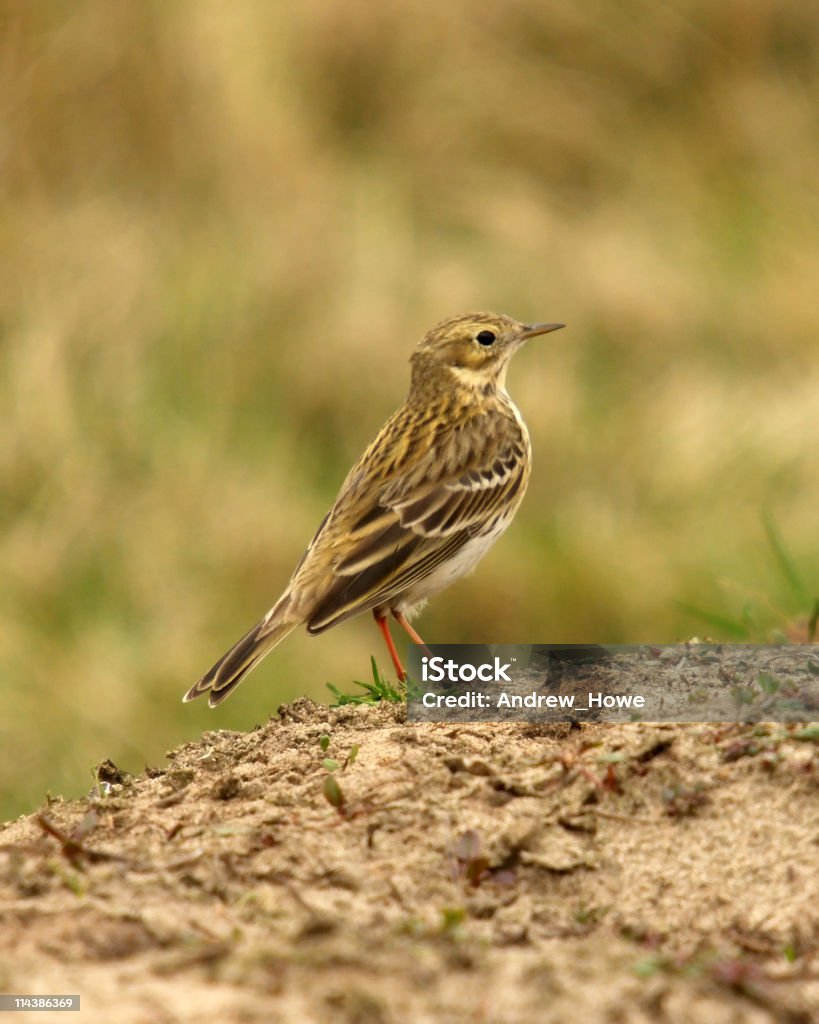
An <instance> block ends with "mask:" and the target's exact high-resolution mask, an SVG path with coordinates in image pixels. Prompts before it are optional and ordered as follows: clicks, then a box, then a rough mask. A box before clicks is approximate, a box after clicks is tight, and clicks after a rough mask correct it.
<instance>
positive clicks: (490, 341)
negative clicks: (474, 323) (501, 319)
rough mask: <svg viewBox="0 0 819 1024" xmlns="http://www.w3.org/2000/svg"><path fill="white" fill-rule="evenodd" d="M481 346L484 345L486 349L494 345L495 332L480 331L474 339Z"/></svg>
mask: <svg viewBox="0 0 819 1024" xmlns="http://www.w3.org/2000/svg"><path fill="white" fill-rule="evenodd" d="M475 340H476V341H479V342H480V343H481V345H486V346H487V348H488V347H489V346H490V345H494V344H495V332H494V331H481V332H480V333H479V334H478V335H477V336H476V338H475Z"/></svg>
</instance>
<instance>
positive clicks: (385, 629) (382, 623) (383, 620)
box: [373, 608, 407, 683]
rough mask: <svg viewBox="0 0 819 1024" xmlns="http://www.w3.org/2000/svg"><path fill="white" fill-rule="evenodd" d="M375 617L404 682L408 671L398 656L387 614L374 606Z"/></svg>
mask: <svg viewBox="0 0 819 1024" xmlns="http://www.w3.org/2000/svg"><path fill="white" fill-rule="evenodd" d="M373 618H374V619H375V624H376V625H377V626H378V628H379V629H380V630H381V635H382V636H383V637H384V640H385V642H386V644H387V650H388V651H389V652H390V657H391V658H392V663H393V665H394V666H395V671H396V672H397V673H398V681H399V682H401V683H403V682H404V680H405V679H406V678H407V673H406V672H405V671H404V666H403V665H402V664H401V659H400V658H399V657H398V651H397V650H396V647H395V642H394V641H393V638H392V634H391V633H390V626H389V623H388V622H387V616H386V615H382V614H380V613H379V612H378V611H377V610H376V609H375V608H374V609H373Z"/></svg>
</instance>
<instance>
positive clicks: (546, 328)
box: [520, 324, 566, 339]
mask: <svg viewBox="0 0 819 1024" xmlns="http://www.w3.org/2000/svg"><path fill="white" fill-rule="evenodd" d="M565 326H566V325H565V324H524V325H523V330H522V331H521V335H520V336H521V339H526V338H535V337H537V335H538V334H548V333H549V332H550V331H559V330H560V328H561V327H565Z"/></svg>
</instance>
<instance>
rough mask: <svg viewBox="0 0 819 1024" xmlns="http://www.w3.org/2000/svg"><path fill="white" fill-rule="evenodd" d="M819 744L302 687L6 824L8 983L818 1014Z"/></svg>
mask: <svg viewBox="0 0 819 1024" xmlns="http://www.w3.org/2000/svg"><path fill="white" fill-rule="evenodd" d="M322 737H327V739H325V740H322ZM818 750H819V727H816V726H806V725H804V724H802V725H799V724H794V725H787V726H781V725H749V724H746V725H649V724H643V723H640V724H617V725H603V724H590V725H582V726H570V725H560V724H546V725H526V724H523V723H509V724H504V725H498V724H492V723H472V724H469V723H457V724H453V723H449V724H435V723H424V724H408V723H407V722H406V710H405V708H404V707H403V706H401V705H390V704H387V705H378V706H374V707H343V708H337V709H328V708H326V707H323V706H320V705H316V704H313V703H311V702H309V701H306V700H304V701H298V702H296V703H295V704H292V705H289V706H288V707H286V708H283V709H281V717H280V718H277V719H272V720H271V721H270V722H269V723H268V724H267V725H265V726H263V727H260V728H258V729H257V730H255V731H254V732H251V733H249V734H240V733H229V732H211V733H206V734H205V735H204V736H203V737H202V739H201V740H200V741H199V742H197V743H190V744H187V745H185V746H183V747H180V748H179V749H178V750H176V751H173V752H172V753H170V754H169V766H168V767H167V768H164V769H157V770H152V771H148V772H146V774H145V775H144V776H142V777H140V778H136V779H135V778H130V777H123V776H122V775H121V773H118V772H117V770H116V769H115V768H114V766H113V765H111V764H110V763H107V764H106V765H103V766H101V769H100V777H101V780H102V782H103V783H104V784H103V785H101V786H100V789H99V792H95V793H94V794H92V795H91V796H89V798H88V799H86V800H81V801H72V802H62V801H56V802H52V803H51V804H50V805H49V806H47V807H43V808H42V809H41V810H40V812H38V813H37V814H33V815H30V816H28V817H25V818H21V819H19V820H17V821H14V822H11V823H9V824H7V825H5V826H3V827H2V828H1V829H0V921H1V922H2V928H0V992H37V993H79V994H80V995H81V998H82V1010H81V1012H80V1014H78V1015H77V1016H76V1017H74V1016H72V1017H69V1018H68V1019H69V1020H76V1019H82V1020H86V1021H94V1022H96V1021H100V1022H111V1021H117V1022H121V1024H137V1022H139V1024H149V1022H150V1024H163V1022H172V1021H188V1020H196V1021H197V1022H199V1024H207V1022H211V1021H213V1022H216V1021H219V1022H224V1021H226V1020H230V1021H240V1022H255V1021H266V1022H270V1021H274V1022H275V1021H308V1022H311V1021H342V1022H350V1024H353V1022H355V1024H382V1022H383V1024H386V1022H403V1021H420V1022H423V1021H446V1022H456V1024H457V1022H461V1021H464V1022H465V1021H470V1022H474V1021H486V1022H491V1024H505V1022H517V1021H544V1022H552V1021H554V1022H562V1021H570V1022H572V1024H579V1022H584V1024H595V1022H598V1021H600V1022H603V1021H605V1022H631V1021H634V1022H643V1021H646V1022H648V1021H685V1022H688V1021H703V1022H709V1024H729V1022H730V1024H739V1022H742V1024H745V1022H747V1024H752V1022H753V1024H763V1022H773V1021H776V1022H785V1024H809V1022H812V1021H819V956H817V948H818V947H819V871H817V864H819V771H818V770H817V769H818V768H819V756H817V751H818ZM25 1019H26V1020H28V1021H38V1020H46V1019H48V1020H50V1021H53V1020H54V1019H55V1017H54V1015H53V1014H51V1013H49V1014H45V1013H39V1012H34V1013H29V1014H28V1015H27V1016H26V1018H25ZM57 1019H59V1018H57Z"/></svg>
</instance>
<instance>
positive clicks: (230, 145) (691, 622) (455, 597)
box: [0, 0, 819, 815]
mask: <svg viewBox="0 0 819 1024" xmlns="http://www.w3.org/2000/svg"><path fill="white" fill-rule="evenodd" d="M0 23H1V24H2V36H1V37H0V83H2V86H1V87H0V104H2V108H3V117H2V125H0V133H2V134H0V160H2V163H1V164H0V167H2V178H1V179H0V187H2V194H1V196H0V238H2V257H1V258H2V289H1V290H0V331H1V332H2V335H1V336H0V338H1V341H0V345H1V346H2V347H1V349H0V403H2V410H3V443H2V445H0V503H1V504H0V522H1V523H2V532H1V533H0V567H1V568H0V574H2V578H1V579H0V611H1V612H2V620H1V621H0V672H1V673H2V690H1V691H0V812H4V813H5V814H6V815H7V814H11V813H14V812H16V811H18V810H23V809H27V808H29V807H30V806H31V805H32V804H34V803H36V802H37V801H38V800H39V799H40V797H41V796H42V793H43V791H44V790H45V789H46V788H52V789H56V790H59V789H61V788H62V789H64V790H65V791H66V792H67V793H70V794H75V793H78V792H80V791H82V790H83V788H84V787H85V786H86V783H87V784H88V785H90V783H91V777H90V774H88V770H89V769H90V767H91V766H92V765H93V764H94V763H96V762H97V761H99V760H100V759H101V758H103V757H105V756H110V757H113V758H114V760H115V761H117V762H121V763H122V764H123V766H124V767H127V768H130V769H131V770H136V769H139V768H141V766H142V764H143V762H145V761H148V762H156V761H158V760H159V759H160V758H161V756H162V753H163V751H164V750H165V749H166V748H167V747H170V746H172V745H175V744H177V743H179V742H180V741H181V740H183V739H184V738H187V737H192V736H195V735H197V734H198V732H199V730H200V729H201V728H202V727H203V726H205V725H207V726H208V727H211V728H213V727H216V726H220V727H222V726H234V727H241V728H247V727H249V726H250V725H252V724H253V723H254V722H255V721H258V720H259V718H260V717H263V716H264V715H266V714H267V713H268V712H269V711H272V710H274V709H275V707H276V706H277V705H278V704H279V703H280V702H281V701H282V700H287V699H291V698H292V697H294V696H296V695H299V694H303V693H306V694H310V695H313V696H320V695H321V694H322V692H323V689H324V682H325V681H326V680H332V681H334V682H335V683H337V684H339V685H342V686H346V685H348V684H349V681H350V680H351V679H352V678H354V677H356V676H358V677H359V678H360V677H362V676H363V675H365V674H366V671H367V657H368V654H369V652H370V651H371V650H376V651H377V653H378V655H379V657H381V651H380V649H379V648H378V647H377V646H376V641H377V637H376V635H375V631H374V630H373V628H372V626H371V624H370V623H369V622H366V621H364V620H361V621H359V622H356V623H351V624H349V625H346V626H344V627H342V628H341V629H339V630H338V631H337V632H334V633H331V634H328V635H327V636H325V637H323V638H321V639H319V640H307V639H306V638H301V637H299V638H291V639H290V640H289V641H288V642H287V644H286V645H285V646H283V647H282V648H280V649H279V651H278V652H277V654H276V655H275V656H274V657H273V658H271V659H270V660H269V661H268V662H266V663H265V665H264V667H263V668H262V669H261V670H259V671H258V672H257V673H256V674H254V676H253V677H251V680H250V681H249V682H248V683H247V684H246V686H244V687H242V689H241V690H240V691H239V695H238V696H237V697H236V698H235V699H234V700H232V701H231V702H230V703H229V704H228V705H226V706H225V707H224V709H220V711H219V712H218V713H217V714H216V715H214V714H213V713H209V712H208V711H207V709H206V708H200V707H198V706H193V707H185V708H184V709H183V707H182V706H181V704H179V697H180V696H181V693H182V692H183V691H184V689H185V688H186V687H187V686H188V685H189V684H190V683H191V682H192V681H193V680H194V679H195V678H196V677H197V676H198V675H199V674H200V673H201V672H202V671H203V670H204V669H206V668H207V667H208V665H209V664H210V663H211V661H212V660H214V658H215V657H216V656H217V655H219V654H220V653H221V652H222V650H223V649H224V648H225V647H226V646H227V645H228V644H229V643H231V642H232V641H233V640H234V639H235V638H236V637H237V636H238V634H239V633H240V632H241V631H243V630H244V629H245V628H247V627H248V626H250V625H251V624H252V622H253V621H255V619H256V618H257V617H258V615H259V614H260V613H261V612H263V611H264V610H266V608H267V607H268V605H269V604H270V603H271V601H272V599H273V598H274V597H275V596H276V595H277V594H278V591H279V589H280V588H281V587H282V585H283V584H284V582H285V581H286V579H287V577H288V575H289V573H290V571H291V570H292V568H293V565H294V564H295V562H296V560H297V559H298V557H299V555H300V554H301V550H302V546H303V544H304V542H305V541H306V540H307V539H308V537H309V535H310V533H311V531H312V529H313V528H314V526H315V525H316V524H317V523H318V521H319V520H320V518H321V516H322V514H323V512H324V510H325V507H326V505H327V503H328V502H329V501H330V500H331V499H332V497H333V495H334V493H335V490H336V488H337V486H338V484H339V482H340V480H341V479H342V477H343V475H344V473H345V471H346V467H347V464H348V463H349V462H350V461H351V460H352V459H353V458H354V457H355V456H356V455H357V454H358V452H359V450H360V449H361V447H362V446H363V444H364V443H365V442H366V441H367V440H368V439H369V437H370V436H371V434H372V433H373V432H374V430H375V429H376V428H377V426H378V425H379V424H380V423H381V421H382V419H383V418H384V417H385V416H386V415H387V414H388V413H389V412H391V411H392V409H393V408H394V406H395V405H396V404H397V403H398V401H399V400H400V398H401V397H402V396H403V393H404V391H405V389H406V384H407V365H406V360H407V358H408V356H409V353H410V350H411V348H412V346H413V345H414V344H415V342H416V341H417V339H418V337H419V336H420V334H421V333H422V332H423V331H424V330H425V329H426V328H427V327H428V326H430V325H431V324H432V323H433V322H435V321H436V320H438V319H440V318H441V317H443V316H446V315H449V314H451V313H455V312H460V311H463V310H466V309H470V308H490V309H491V308H495V309H500V310H503V311H506V312H510V313H512V314H513V315H516V316H519V317H521V318H527V319H528V318H531V319H550V320H563V321H565V322H567V323H568V324H569V325H570V326H569V329H568V330H567V331H564V332H561V333H560V334H558V335H554V336H550V337H549V338H548V339H546V340H544V341H543V343H542V344H540V343H533V344H532V345H530V346H529V349H528V350H527V351H526V352H525V353H524V354H523V355H522V356H520V357H518V360H517V361H516V365H515V366H514V367H513V369H512V372H511V374H510V386H511V390H512V392H513V395H514V397H515V399H516V400H517V402H518V404H519V405H520V407H521V408H522V410H523V411H524V413H525V415H526V417H527V420H528V422H529V424H530V428H531V432H532V435H533V440H534V444H535V453H536V463H535V473H534V477H533V481H532V485H531V490H530V493H529V496H528V498H527V501H526V503H525V505H524V508H523V510H522V512H521V514H520V516H519V518H518V522H517V523H516V525H515V528H514V529H513V530H512V531H511V532H510V534H509V535H508V536H507V537H506V538H505V539H504V541H503V543H502V544H501V545H499V546H498V548H496V549H495V551H494V552H493V553H492V554H491V555H490V556H489V557H488V558H487V560H486V562H485V563H484V564H483V566H482V568H481V570H480V571H479V572H478V573H477V574H476V575H475V576H474V577H472V578H471V579H470V580H469V581H467V582H464V583H462V584H460V585H459V586H458V587H457V588H456V589H453V590H451V591H449V592H448V594H447V596H446V597H443V598H441V599H439V600H438V601H437V602H435V603H434V604H433V606H432V607H431V608H430V610H429V611H428V613H427V614H426V615H425V617H424V619H423V620H422V627H423V630H424V631H425V632H426V633H428V634H429V635H430V636H431V637H432V638H434V639H436V640H437V641H443V640H446V641H453V642H454V641H459V640H463V641H467V640H477V639H482V640H509V641H531V640H552V641H572V640H581V639H582V640H591V639H594V640H605V641H641V640H654V641H673V640H676V639H680V638H684V637H687V636H690V635H691V634H692V633H695V632H703V631H704V632H708V633H710V634H711V635H713V636H716V637H717V638H720V637H719V636H718V630H717V629H716V628H715V627H714V626H713V625H711V626H705V627H704V626H703V625H702V623H701V622H699V621H697V620H696V618H695V617H692V616H691V615H689V614H687V613H686V612H685V610H684V609H683V608H682V607H681V604H685V603H688V604H695V605H702V606H704V607H708V608H711V609H713V610H714V611H716V612H719V613H720V614H724V615H726V616H727V617H728V618H732V619H734V620H737V621H741V620H743V618H745V619H751V620H753V622H752V625H751V627H750V628H751V635H752V638H753V639H761V638H762V637H763V636H765V635H767V634H768V632H769V631H770V630H775V629H782V628H783V626H784V624H785V623H787V622H789V621H792V620H793V618H794V617H795V616H798V615H799V614H800V613H802V614H804V611H805V609H806V608H807V607H808V603H809V599H810V596H811V593H815V592H816V587H817V583H816V581H817V577H819V530H817V508H819V446H818V445H817V433H816V431H817V419H819V417H818V416H817V413H819V360H817V347H816V344H817V341H816V282H817V280H818V279H819V245H817V238H819V232H818V231H817V225H818V224H819V218H818V217H817V213H819V210H818V209H817V206H819V203H817V194H816V191H815V174H816V167H817V164H818V163H819V131H818V130H817V119H816V104H815V100H816V95H817V92H816V87H817V78H819V74H817V64H816V60H815V54H816V46H817V42H819V9H817V7H816V6H815V5H811V4H805V3H802V2H799V0H785V2H774V0H741V2H740V0H729V2H726V3H722V4H717V5H714V4H711V3H707V2H706V0H678V2H676V3H647V2H635V3H633V4H629V5H625V6H624V5H621V4H617V3H615V2H613V0H592V2H590V3H586V4H582V5H577V4H575V3H573V2H571V0H556V2H553V3H550V4H540V3H537V2H536V0H504V2H503V3H500V2H494V0H493V2H491V3H488V4H481V5H475V4H470V3H467V2H466V0H449V2H447V3H443V4H437V5H433V4H429V5H422V7H421V8H420V9H419V7H418V5H417V4H413V3H410V2H409V0H394V2H392V3H390V4H385V5H373V4H371V3H365V2H363V0H351V2H350V3H347V4H345V5H343V6H333V5H329V4H325V3H320V2H319V0H307V2H304V3H302V4H299V5H297V6H293V5H278V4H266V3H262V2H260V0H259V2H252V0H244V2H239V3H235V4H230V5H226V4H223V3H219V2H216V0H196V2H182V3H178V4H164V3H160V2H158V0H157V2H125V3H118V4H107V3H103V2H84V3H79V4H74V3H71V4H69V3H59V2H57V3H50V4H19V3H15V2H13V0H3V2H0ZM764 515H769V516H771V517H772V518H773V519H774V521H775V522H776V524H777V527H778V530H779V531H780V532H781V534H782V536H783V537H784V538H785V541H786V543H787V545H788V547H789V549H790V551H791V554H792V556H793V560H794V562H795V564H796V565H797V566H798V568H799V572H800V574H801V577H802V581H803V586H802V592H800V587H799V586H796V585H794V583H793V581H789V580H788V579H787V578H786V575H785V574H784V573H782V572H781V569H780V567H779V566H778V565H777V561H776V559H775V558H774V557H773V554H772V549H771V547H770V545H769V544H768V543H767V542H766V539H765V532H764V530H763V527H762V525H761V518H762V517H763V516H764ZM723 638H726V639H731V638H732V636H731V635H728V634H727V633H726V634H725V636H724V637H723Z"/></svg>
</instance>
